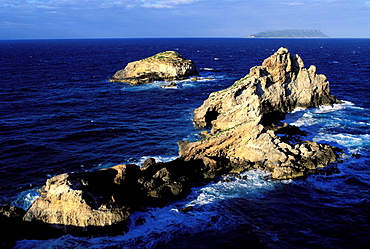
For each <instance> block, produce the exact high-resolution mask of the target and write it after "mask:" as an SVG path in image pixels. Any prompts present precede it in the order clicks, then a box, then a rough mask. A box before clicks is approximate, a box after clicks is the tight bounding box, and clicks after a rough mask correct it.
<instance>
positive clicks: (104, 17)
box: [0, 0, 370, 39]
mask: <svg viewBox="0 0 370 249" xmlns="http://www.w3.org/2000/svg"><path fill="white" fill-rule="evenodd" d="M368 23H370V1H368V0H367V1H366V0H356V1H353V0H352V1H351V0H286V1H284V0H283V1H278V0H250V1H243V0H0V39H37V38H39V39H45V38H46V39H47V38H133V37H137V38H140V37H244V36H245V35H248V34H253V33H257V32H261V31H266V30H276V29H280V30H281V29H319V30H321V31H322V32H324V33H325V34H327V35H328V36H330V37H344V38H345V37H362V38H370V30H369V29H368V27H367V26H368V25H367V24H368Z"/></svg>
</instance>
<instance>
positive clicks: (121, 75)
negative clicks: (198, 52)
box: [110, 51, 198, 85]
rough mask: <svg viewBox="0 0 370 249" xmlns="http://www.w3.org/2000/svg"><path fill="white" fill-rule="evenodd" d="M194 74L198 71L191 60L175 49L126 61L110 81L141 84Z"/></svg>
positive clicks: (184, 77) (176, 78)
mask: <svg viewBox="0 0 370 249" xmlns="http://www.w3.org/2000/svg"><path fill="white" fill-rule="evenodd" d="M194 75H198V71H197V68H196V66H195V64H194V62H193V61H191V60H187V59H184V58H183V57H182V55H181V54H179V53H177V52H175V51H166V52H161V53H158V54H156V55H153V56H151V57H148V58H145V59H142V60H139V61H134V62H130V63H128V64H127V66H126V67H125V68H124V69H122V70H119V71H117V72H116V73H115V74H114V75H113V77H112V78H110V81H111V82H127V83H130V84H131V85H141V84H147V83H152V82H153V81H155V80H165V81H167V80H182V79H187V78H188V77H189V76H194Z"/></svg>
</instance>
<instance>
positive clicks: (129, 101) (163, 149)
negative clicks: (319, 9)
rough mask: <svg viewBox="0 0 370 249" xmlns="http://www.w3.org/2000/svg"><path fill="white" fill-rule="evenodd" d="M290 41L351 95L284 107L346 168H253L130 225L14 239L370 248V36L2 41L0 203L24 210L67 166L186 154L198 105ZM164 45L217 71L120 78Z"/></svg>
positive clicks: (39, 243) (29, 243) (335, 89)
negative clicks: (104, 231)
mask: <svg viewBox="0 0 370 249" xmlns="http://www.w3.org/2000/svg"><path fill="white" fill-rule="evenodd" d="M281 46H283V47H287V48H289V50H290V52H291V53H293V54H299V55H300V56H301V57H302V59H303V61H304V62H305V65H306V67H309V65H315V66H316V67H317V71H318V73H320V74H325V75H326V76H327V77H328V81H329V82H330V84H331V90H332V93H333V94H334V95H335V96H336V97H337V98H338V99H339V100H341V101H342V102H343V103H342V104H337V105H333V106H325V107H320V108H315V109H310V110H296V111H294V112H293V113H291V114H288V115H287V116H286V121H287V122H289V123H291V124H295V125H297V126H299V127H301V129H303V130H305V131H307V133H308V135H307V139H311V140H314V141H318V142H324V143H329V144H332V145H336V146H338V147H340V148H342V149H344V151H345V152H346V155H344V156H343V158H342V162H340V163H338V164H337V167H338V169H339V173H336V174H331V175H325V174H322V175H311V176H309V177H307V178H306V179H303V180H295V181H291V180H289V181H281V182H280V181H268V180H264V178H263V177H264V176H265V175H266V172H263V171H259V170H256V171H250V172H246V173H245V175H247V179H246V180H236V181H234V182H228V183H226V182H214V183H211V184H208V185H206V186H203V187H199V188H195V189H193V191H192V193H191V194H190V196H188V197H187V198H186V199H185V200H182V201H178V202H174V203H170V204H169V205H168V206H166V207H164V208H151V209H148V211H147V212H137V213H134V214H133V215H132V219H131V224H130V229H129V231H128V232H127V233H126V234H124V233H123V232H122V235H118V236H106V237H94V238H93V237H73V236H71V235H66V236H62V237H60V238H56V239H49V240H22V241H18V242H16V245H15V248H255V247H256V246H253V247H251V246H250V245H251V240H253V241H258V243H259V244H260V245H261V248H369V247H368V246H369V244H370V200H369V197H370V101H369V99H370V90H369V89H370V39H243V38H227V39H226V38H225V39H224V38H197V39H190V38H189V39H182V38H181V39H180V38H178V39H95V40H18V41H0V65H1V66H0V115H1V116H0V135H1V136H0V204H6V203H10V204H12V205H15V206H19V207H22V208H24V209H27V208H28V207H29V206H30V205H31V203H32V201H33V200H35V198H37V192H36V189H38V188H39V187H41V186H42V185H43V184H44V183H45V181H46V179H47V178H49V177H51V176H54V175H57V174H61V173H65V172H70V171H80V170H93V169H100V168H106V167H110V166H114V165H116V164H121V163H128V162H129V163H137V164H140V163H141V162H143V160H145V159H146V158H148V157H154V158H156V159H157V161H169V160H171V159H174V158H176V157H177V155H178V154H177V151H178V147H177V141H179V140H185V139H189V140H191V141H194V140H197V139H198V138H199V137H198V135H197V134H198V133H199V131H197V130H196V129H195V128H194V126H193V123H192V112H193V110H194V109H195V108H197V107H199V106H200V105H201V104H202V103H203V101H204V100H205V99H206V98H207V97H208V95H209V94H210V93H211V92H213V91H218V90H221V89H223V88H226V87H228V86H230V85H231V84H233V82H234V81H236V80H238V79H240V78H242V77H244V76H245V75H246V74H247V73H248V72H249V69H250V68H251V67H252V66H256V65H261V63H262V61H263V60H264V59H265V58H267V57H268V56H270V55H271V54H273V53H274V52H275V51H276V50H277V49H278V48H279V47H281ZM166 50H175V51H177V52H179V53H181V54H182V55H183V56H184V57H185V58H187V59H192V60H193V61H194V62H195V64H196V65H197V67H198V70H199V72H200V75H201V76H202V77H205V78H206V79H203V80H200V81H190V80H183V81H178V82H177V83H178V84H179V86H180V88H178V89H163V88H161V87H160V85H161V84H163V83H161V82H155V83H153V84H149V85H142V86H130V85H128V84H125V83H111V82H109V77H111V76H112V75H113V74H114V73H115V72H116V71H117V70H119V69H122V68H124V67H125V65H126V64H127V63H128V62H131V61H134V60H139V59H143V58H145V57H148V56H151V55H154V54H156V53H158V52H163V51H166ZM189 205H192V206H194V210H193V211H190V212H188V213H183V212H180V211H179V209H181V208H183V207H185V206H189Z"/></svg>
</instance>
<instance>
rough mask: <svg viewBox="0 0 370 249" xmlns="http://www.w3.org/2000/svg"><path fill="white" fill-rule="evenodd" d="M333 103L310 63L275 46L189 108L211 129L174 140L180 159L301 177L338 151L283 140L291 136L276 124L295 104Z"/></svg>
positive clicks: (197, 121) (323, 79) (198, 121)
mask: <svg viewBox="0 0 370 249" xmlns="http://www.w3.org/2000/svg"><path fill="white" fill-rule="evenodd" d="M337 102H338V101H337V99H336V98H335V97H334V96H332V95H331V94H330V90H329V82H327V81H326V77H325V76H324V75H320V74H316V67H315V66H310V67H309V69H306V68H304V63H303V61H302V59H301V58H300V57H299V56H298V55H295V56H293V55H291V54H290V53H289V51H288V49H286V48H280V49H279V50H278V51H277V52H276V53H275V54H273V55H272V56H271V57H269V58H267V59H265V60H264V61H263V63H262V66H256V67H253V68H251V69H250V72H249V74H248V75H247V76H246V77H245V78H242V79H240V80H238V81H236V82H235V83H234V84H233V85H232V86H230V87H229V88H227V89H224V90H221V91H218V92H214V93H212V94H210V96H209V98H208V99H207V100H206V101H205V102H204V103H203V105H202V106H201V107H199V108H198V109H196V110H195V111H194V122H195V124H196V125H198V126H199V127H211V128H212V129H211V131H210V133H208V134H206V135H205V136H206V137H205V138H204V139H203V140H201V141H198V142H193V143H188V142H187V141H185V142H179V146H180V152H179V153H180V157H181V158H182V159H184V160H194V159H199V158H204V157H211V158H213V159H214V160H216V161H220V162H223V163H224V164H225V167H230V168H233V169H232V171H233V172H235V173H240V172H241V171H244V170H246V169H249V168H262V169H266V170H269V171H271V172H272V178H274V179H288V178H296V177H300V176H303V175H305V174H307V173H309V172H310V171H312V170H315V169H316V168H317V167H323V166H324V165H327V164H329V163H330V162H333V161H335V160H336V159H337V158H338V155H337V152H338V151H337V149H336V148H335V147H332V146H329V145H325V144H318V143H316V142H310V141H305V142H299V143H297V141H296V140H290V139H288V138H289V136H291V135H292V134H290V135H289V136H288V135H286V136H283V135H281V134H280V136H277V135H276V133H277V132H278V130H280V131H283V129H281V128H282V127H278V126H276V124H278V123H279V121H280V120H281V119H282V118H283V116H284V115H283V114H284V113H287V112H290V111H292V110H293V109H295V108H297V107H302V108H309V107H317V106H319V105H327V104H334V103H337ZM285 126H286V127H284V129H285V130H290V131H292V130H293V129H289V128H291V127H290V126H288V125H285ZM296 129H297V130H299V129H298V128H296ZM293 135H294V134H293Z"/></svg>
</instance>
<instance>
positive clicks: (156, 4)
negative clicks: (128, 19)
mask: <svg viewBox="0 0 370 249" xmlns="http://www.w3.org/2000/svg"><path fill="white" fill-rule="evenodd" d="M197 1H199V0H164V1H157V0H142V2H143V4H142V5H141V6H143V7H146V8H173V7H174V6H176V5H180V4H191V3H194V2H197Z"/></svg>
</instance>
